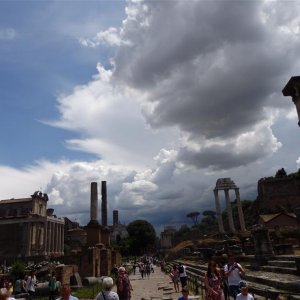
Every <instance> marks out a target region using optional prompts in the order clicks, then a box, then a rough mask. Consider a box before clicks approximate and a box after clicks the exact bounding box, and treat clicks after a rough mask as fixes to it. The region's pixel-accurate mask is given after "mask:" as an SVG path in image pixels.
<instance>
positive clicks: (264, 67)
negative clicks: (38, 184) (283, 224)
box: [47, 1, 300, 226]
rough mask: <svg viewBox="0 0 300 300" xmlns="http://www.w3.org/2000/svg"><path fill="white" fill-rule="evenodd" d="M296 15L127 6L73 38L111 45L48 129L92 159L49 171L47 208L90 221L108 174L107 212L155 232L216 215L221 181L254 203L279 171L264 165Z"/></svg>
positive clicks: (252, 8)
mask: <svg viewBox="0 0 300 300" xmlns="http://www.w3.org/2000/svg"><path fill="white" fill-rule="evenodd" d="M228 7H230V9H228ZM294 9H295V10H294ZM282 10H284V12H283V13H281V11H282ZM295 11H297V8H296V7H294V8H293V7H292V6H284V7H283V6H282V4H280V5H279V4H277V3H275V2H262V1H261V2H258V1H247V2H245V1H244V2H236V1H234V2H231V1H223V2H218V1H213V2H203V1H192V2H188V3H187V2H183V1H172V2H171V1H158V2H157V1H128V3H127V7H126V15H127V17H126V19H125V20H124V21H123V23H122V26H121V27H120V28H115V27H114V28H112V27H111V28H109V29H107V30H104V31H103V30H102V31H101V32H99V33H98V34H97V35H96V36H95V37H94V38H92V39H85V38H82V39H81V43H82V44H83V45H85V46H90V47H97V46H101V45H103V43H107V44H108V45H110V46H112V47H116V48H117V49H116V55H115V56H114V57H112V58H111V66H110V69H105V68H104V67H103V66H102V65H101V64H98V66H97V69H98V74H97V75H95V76H94V77H93V78H92V80H91V81H90V82H89V83H87V84H85V85H81V86H77V87H75V89H74V91H73V92H72V93H71V94H69V95H62V96H60V97H59V99H58V110H59V113H60V118H59V119H58V120H57V121H52V122H48V123H50V124H51V125H54V126H57V127H60V128H64V129H68V130H72V131H75V132H77V133H79V135H80V136H79V137H78V138H74V139H71V140H68V141H66V145H67V147H69V148H70V149H73V150H79V151H85V152H90V153H93V154H96V155H97V156H98V157H99V160H96V161H93V162H89V163H88V162H80V163H75V162H74V163H72V162H70V163H69V164H68V167H67V168H60V169H59V171H56V172H53V174H52V176H51V179H50V180H49V184H48V186H47V191H48V192H49V195H50V196H51V199H52V200H51V201H52V203H53V205H54V206H56V207H57V208H59V209H60V210H61V211H62V212H63V213H65V214H69V215H72V216H74V217H76V218H79V219H80V220H81V221H82V222H85V221H87V219H88V206H87V203H88V197H89V182H90V181H94V180H97V181H100V180H103V179H106V178H107V179H108V181H109V192H110V198H109V203H110V208H119V209H120V210H121V211H122V212H121V215H123V217H124V220H126V221H130V220H132V218H133V217H134V218H137V217H138V218H146V219H149V220H150V221H152V222H153V223H154V224H155V225H157V226H162V225H163V224H179V223H181V222H182V221H183V219H184V216H185V214H186V213H187V212H189V211H191V210H200V211H202V210H205V209H209V208H213V194H212V190H213V187H214V184H215V181H216V180H217V178H219V177H232V178H233V179H234V180H235V181H236V182H237V184H238V185H239V186H240V187H241V193H242V197H243V198H245V197H249V198H250V199H254V198H255V197H256V182H257V180H258V179H259V177H263V176H268V175H270V174H273V173H275V171H276V168H277V167H281V166H277V165H275V166H274V167H273V166H272V155H274V153H276V152H279V151H280V149H281V148H282V147H281V146H282V144H281V141H280V140H279V139H278V138H277V137H276V135H275V134H274V132H273V127H274V125H275V124H276V122H277V120H278V118H277V117H278V115H279V113H280V112H290V106H289V104H290V103H288V102H287V101H283V100H282V95H281V94H280V91H281V89H282V87H283V86H284V84H285V83H286V81H287V80H288V79H289V77H290V76H291V73H292V72H293V71H294V70H296V69H297V65H299V64H298V63H297V55H298V53H299V50H300V44H299V30H298V29H297V26H298V25H297V24H299V22H298V23H297V18H298V15H299V14H298V13H296V12H295ZM291 118H293V117H292V114H288V115H287V118H286V120H289V119H291ZM153 158H154V159H153ZM293 163H295V162H293Z"/></svg>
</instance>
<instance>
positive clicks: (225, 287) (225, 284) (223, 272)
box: [219, 264, 230, 300]
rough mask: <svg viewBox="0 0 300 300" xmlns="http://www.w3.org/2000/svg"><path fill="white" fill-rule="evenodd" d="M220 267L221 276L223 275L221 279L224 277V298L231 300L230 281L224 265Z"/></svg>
mask: <svg viewBox="0 0 300 300" xmlns="http://www.w3.org/2000/svg"><path fill="white" fill-rule="evenodd" d="M219 267H220V274H221V277H222V287H223V294H224V298H225V300H227V299H228V300H229V299H230V296H229V287H228V279H227V277H226V275H225V271H224V265H222V264H221V265H220V264H219Z"/></svg>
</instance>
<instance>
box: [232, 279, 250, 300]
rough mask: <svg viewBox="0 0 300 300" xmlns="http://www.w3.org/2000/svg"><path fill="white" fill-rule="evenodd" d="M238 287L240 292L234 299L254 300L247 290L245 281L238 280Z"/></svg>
mask: <svg viewBox="0 0 300 300" xmlns="http://www.w3.org/2000/svg"><path fill="white" fill-rule="evenodd" d="M239 288H240V291H241V292H240V293H239V294H238V295H237V296H236V300H254V298H253V296H252V295H250V294H249V292H248V285H247V282H246V281H240V283H239Z"/></svg>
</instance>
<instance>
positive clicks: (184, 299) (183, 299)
mask: <svg viewBox="0 0 300 300" xmlns="http://www.w3.org/2000/svg"><path fill="white" fill-rule="evenodd" d="M181 293H182V296H181V297H179V298H178V300H188V299H189V290H188V289H187V288H183V289H182V291H181Z"/></svg>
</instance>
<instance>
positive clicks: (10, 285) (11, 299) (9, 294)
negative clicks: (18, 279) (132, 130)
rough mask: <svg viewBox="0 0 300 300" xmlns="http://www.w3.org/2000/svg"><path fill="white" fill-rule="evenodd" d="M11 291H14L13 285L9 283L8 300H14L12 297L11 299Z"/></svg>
mask: <svg viewBox="0 0 300 300" xmlns="http://www.w3.org/2000/svg"><path fill="white" fill-rule="evenodd" d="M13 290H14V288H13V285H12V283H11V282H10V283H9V284H8V289H7V293H8V300H16V299H15V298H14V297H12V293H13Z"/></svg>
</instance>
